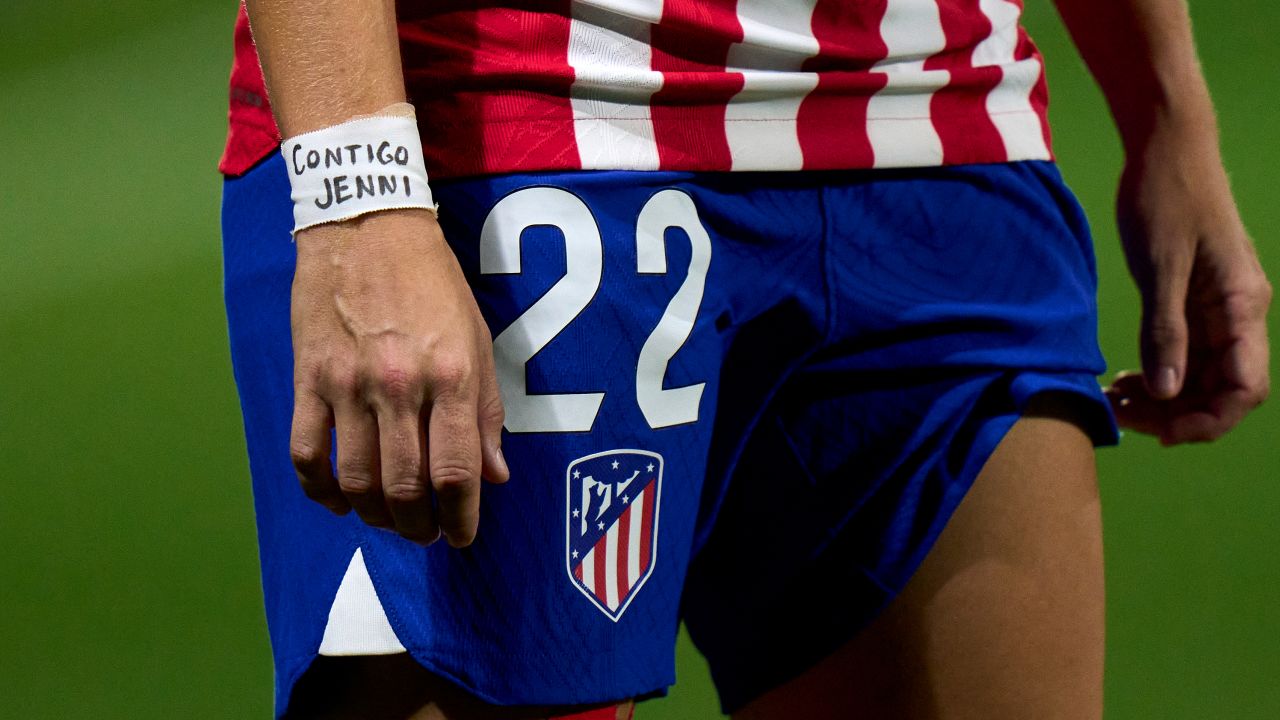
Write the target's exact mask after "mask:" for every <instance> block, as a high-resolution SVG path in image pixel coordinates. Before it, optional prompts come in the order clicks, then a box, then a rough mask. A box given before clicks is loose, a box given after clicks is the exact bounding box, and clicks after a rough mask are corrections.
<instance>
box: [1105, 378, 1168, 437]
mask: <svg viewBox="0 0 1280 720" xmlns="http://www.w3.org/2000/svg"><path fill="white" fill-rule="evenodd" d="M1106 396H1107V399H1108V400H1109V401H1110V402H1111V409H1112V411H1113V412H1114V413H1115V416H1116V423H1117V424H1119V425H1120V427H1122V428H1125V429H1126V430H1133V431H1134V432H1140V433H1143V434H1146V435H1155V436H1157V437H1158V436H1160V435H1161V434H1163V433H1164V429H1165V425H1166V423H1167V421H1168V416H1169V401H1167V400H1156V399H1155V398H1153V397H1151V395H1150V393H1148V392H1147V386H1146V382H1145V380H1144V379H1143V377H1142V375H1141V374H1139V373H1130V372H1124V373H1120V374H1119V375H1117V376H1116V379H1115V381H1114V382H1112V384H1111V386H1110V387H1108V388H1107V389H1106Z"/></svg>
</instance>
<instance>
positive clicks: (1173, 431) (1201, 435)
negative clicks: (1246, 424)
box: [1160, 410, 1244, 445]
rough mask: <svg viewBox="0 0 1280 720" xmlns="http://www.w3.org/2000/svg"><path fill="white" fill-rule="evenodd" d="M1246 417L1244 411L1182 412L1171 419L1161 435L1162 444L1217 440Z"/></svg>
mask: <svg viewBox="0 0 1280 720" xmlns="http://www.w3.org/2000/svg"><path fill="white" fill-rule="evenodd" d="M1242 417H1244V413H1243V412H1238V413H1237V412H1230V413H1228V414H1227V415H1217V414H1215V413H1213V412H1211V411H1206V410H1194V411H1189V412H1183V413H1180V414H1178V415H1176V416H1174V417H1172V418H1170V420H1169V424H1168V426H1167V427H1166V428H1165V431H1164V432H1163V433H1162V434H1161V435H1160V444H1162V445H1181V444H1183V443H1202V442H1210V441H1213V440H1217V439H1218V438H1220V437H1222V436H1223V435H1224V434H1225V433H1226V432H1227V431H1228V430H1230V429H1231V428H1232V427H1234V426H1235V424H1236V423H1238V422H1239V421H1240V419H1241V418H1242Z"/></svg>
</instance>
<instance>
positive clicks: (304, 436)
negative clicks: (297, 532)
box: [289, 388, 351, 515]
mask: <svg viewBox="0 0 1280 720" xmlns="http://www.w3.org/2000/svg"><path fill="white" fill-rule="evenodd" d="M295 398H296V399H295V400H294V403H293V426H292V428H291V429H290V431H289V457H290V459H292V461H293V468H294V470H295V471H296V472H297V473H298V482H299V483H300V484H301V485H302V491H303V492H304V493H306V495H307V497H309V498H311V499H312V500H314V501H316V502H318V503H320V504H321V505H324V506H325V507H327V508H329V510H331V511H333V512H334V513H336V514H338V515H345V514H346V513H348V512H350V511H351V505H350V503H348V502H347V499H346V498H345V497H344V496H343V495H342V490H341V489H340V488H339V487H338V480H337V478H335V477H334V476H333V466H332V464H331V463H330V462H329V451H330V443H329V428H331V427H332V426H333V416H332V414H331V413H330V412H329V406H328V404H326V403H325V402H324V400H322V399H321V398H320V396H318V395H316V394H315V393H314V392H312V391H311V390H309V389H304V388H298V389H297V391H296V392H295Z"/></svg>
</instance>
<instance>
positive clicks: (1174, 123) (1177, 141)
mask: <svg viewBox="0 0 1280 720" xmlns="http://www.w3.org/2000/svg"><path fill="white" fill-rule="evenodd" d="M1198 90H1199V91H1197V88H1195V87H1192V88H1188V89H1186V90H1185V91H1184V92H1181V93H1168V92H1165V93H1161V94H1160V95H1159V96H1158V97H1156V98H1153V99H1151V100H1150V101H1147V102H1143V103H1141V104H1140V105H1139V106H1137V107H1132V108H1129V109H1120V108H1117V109H1116V111H1115V116H1116V126H1117V128H1118V129H1119V132H1120V139H1121V142H1122V143H1123V145H1124V149H1125V155H1126V157H1127V158H1128V159H1129V160H1131V161H1132V160H1136V159H1141V158H1142V157H1143V156H1145V155H1146V154H1147V153H1148V152H1150V151H1151V150H1152V149H1153V148H1155V149H1160V148H1164V147H1168V146H1171V145H1175V146H1178V147H1182V148H1187V149H1190V150H1193V151H1195V152H1196V153H1197V154H1209V155H1213V156H1216V155H1217V151H1218V123H1217V118H1216V117H1215V116H1214V112H1213V104H1212V103H1211V102H1210V101H1209V97H1208V93H1207V91H1204V90H1203V85H1201V86H1200V87H1199V89H1198Z"/></svg>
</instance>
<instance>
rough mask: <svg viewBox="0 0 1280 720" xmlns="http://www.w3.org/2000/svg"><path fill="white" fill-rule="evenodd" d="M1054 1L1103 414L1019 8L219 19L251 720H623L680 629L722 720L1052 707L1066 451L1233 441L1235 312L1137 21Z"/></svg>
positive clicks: (1229, 229) (693, 6)
mask: <svg viewBox="0 0 1280 720" xmlns="http://www.w3.org/2000/svg"><path fill="white" fill-rule="evenodd" d="M1057 4H1058V7H1059V9H1060V11H1061V14H1062V16H1063V18H1064V19H1065V21H1066V23H1067V26H1068V27H1069V29H1070V30H1071V32H1072V34H1073V35H1074V37H1075V39H1076V42H1077V45H1078V47H1079V48H1080V50H1081V52H1082V54H1083V56H1084V58H1085V60H1086V61H1087V63H1088V65H1089V67H1090V68H1091V69H1092V71H1093V73H1094V75H1095V76H1096V77H1097V79H1098V81H1099V83H1100V84H1101V86H1102V88H1103V90H1104V92H1105V94H1106V96H1107V99H1108V102H1109V103H1110V106H1111V110H1112V113H1113V115H1114V116H1115V119H1116V123H1117V125H1118V127H1119V130H1120V134H1121V137H1122V139H1123V142H1124V148H1125V152H1126V166H1125V173H1124V177H1123V179H1122V182H1121V188H1120V194H1119V219H1120V225H1121V230H1122V236H1123V240H1124V244H1125V251H1126V255H1127V258H1128V262H1129V266H1130V269H1131V271H1132V273H1133V275H1134V278H1135V280H1136V281H1137V284H1138V287H1139V289H1140V291H1141V294H1142V300H1143V323H1142V330H1141V345H1142V360H1143V368H1142V372H1141V373H1134V374H1127V375H1126V374H1122V375H1121V376H1120V377H1118V378H1117V379H1116V381H1115V382H1114V383H1113V384H1112V385H1111V387H1110V388H1108V389H1107V391H1106V395H1105V396H1104V393H1103V392H1102V391H1100V390H1099V388H1098V386H1097V384H1096V381H1095V377H1096V376H1097V375H1098V374H1099V373H1100V372H1102V370H1103V365H1102V359H1101V356H1100V354H1099V352H1098V348H1097V342H1096V308H1095V305H1094V302H1095V290H1096V278H1095V273H1094V267H1093V255H1092V249H1091V245H1090V239H1089V235H1088V230H1087V227H1086V224H1085V221H1084V218H1083V216H1082V214H1081V211H1080V209H1079V207H1078V206H1077V205H1076V203H1075V201H1074V199H1073V198H1072V196H1071V194H1070V192H1069V191H1068V190H1067V188H1066V187H1065V186H1064V184H1063V182H1062V180H1061V178H1060V176H1059V174H1058V172H1057V170H1056V168H1055V166H1054V165H1053V164H1052V154H1051V151H1050V144H1049V133H1048V128H1047V121H1046V118H1047V115H1046V103H1047V91H1046V89H1045V82H1044V72H1043V68H1042V63H1041V59H1040V56H1039V54H1038V53H1037V51H1036V49H1035V47H1034V45H1033V44H1032V43H1031V40H1030V39H1029V38H1028V37H1027V35H1026V34H1025V32H1023V31H1022V30H1021V29H1020V27H1019V24H1018V18H1019V15H1020V11H1021V2H1016V1H1011V0H878V1H864V0H736V1H735V0H523V1H517V0H512V1H511V2H492V3H473V2H453V1H446V0H440V1H432V2H428V1H426V0H423V1H421V2H415V1H403V2H400V3H398V4H397V3H393V2H392V1H391V0H306V1H305V2H303V1H294V2H286V1H285V0H249V3H248V15H247V19H246V16H245V15H243V14H242V16H241V18H240V22H239V25H238V27H237V58H236V65H235V68H234V70H233V75H232V111H231V129H230V138H229V143H228V148H227V153H226V156H225V157H224V161H223V166H222V167H223V170H224V171H225V172H227V174H228V175H230V176H232V177H231V178H230V179H228V180H227V183H226V189H225V204H224V245H225V257H226V292H227V307H228V316H229V324H230V331H231V342H232V351H233V359H234V365H235V372H236V379H237V383H238V386H239V389H240V393H241V398H242V404H243V408H244V415H245V422H246V431H247V436H248V443H249V451H250V459H251V465H252V471H253V476H254V491H255V502H256V506H257V512H258V528H259V535H260V542H261V555H262V567H263V579H264V587H265V595H266V602H267V616H268V621H269V626H270V630H271V635H272V644H273V652H274V655H275V661H276V673H277V704H276V710H277V713H278V714H281V715H284V714H289V715H293V716H297V717H445V718H470V717H493V718H506V717H562V716H576V717H580V718H588V717H598V718H604V717H609V718H613V717H625V716H627V715H628V714H629V713H630V712H631V709H632V702H633V701H634V700H635V699H642V698H644V697H646V696H650V695H653V694H655V693H661V692H663V691H664V689H665V688H666V687H667V686H668V685H669V684H670V683H671V682H673V667H672V666H673V662H672V651H673V644H674V641H675V636H676V630H677V627H678V623H679V622H680V620H682V619H683V620H684V621H685V622H686V623H687V625H688V628H689V630H690V633H691V634H692V637H693V639H694V641H695V643H696V644H697V645H698V647H699V648H700V649H701V651H702V652H703V653H704V654H705V655H706V657H707V659H708V662H709V663H710V667H711V671H712V675H713V677H714V679H715V682H716V685H717V689H718V691H719V693H720V697H721V702H722V705H723V706H724V708H725V710H726V711H728V712H731V713H732V714H733V715H734V716H735V717H740V718H796V717H803V718H847V717H876V718H882V717H912V718H925V717H928V718H932V717H984V718H1004V717H1019V718H1021V717H1037V718H1041V717H1064V718H1091V717H1098V716H1099V715H1100V714H1101V688H1102V658H1103V587H1102V578H1103V574H1102V552H1101V523H1100V517H1099V508H1098V496H1097V488H1096V479H1095V474H1094V473H1095V471H1094V455H1093V448H1094V446H1095V445H1099V444H1108V443H1112V442H1114V441H1115V439H1116V421H1117V420H1118V421H1119V424H1120V425H1123V426H1126V427H1130V428H1133V429H1135V430H1138V431H1141V432H1146V433H1151V434H1154V435H1158V436H1159V437H1160V439H1161V440H1162V441H1163V442H1165V443H1166V444H1176V443H1184V442H1195V441H1207V440H1211V439H1213V438H1216V437H1218V436H1219V435H1221V434H1222V433H1224V432H1226V431H1227V430H1229V429H1230V428H1231V427H1232V426H1234V425H1235V424H1236V423H1238V422H1239V421H1240V420H1241V419H1242V418H1243V417H1244V416H1245V415H1246V414H1247V413H1248V412H1249V410H1250V409H1252V408H1253V407H1254V406H1256V405H1257V404H1258V403H1259V402H1261V401H1262V399H1263V398H1264V396H1265V395H1266V393H1267V385H1268V377H1267V372H1268V371H1267V367H1268V359H1267V357H1268V346H1267V339H1266V329H1265V313H1266V310H1267V307H1268V304H1269V301H1270V287H1269V285H1268V283H1267V280H1266V278H1265V276H1264V274H1263V271H1262V270H1261V268H1260V266H1259V264H1258V261H1257V259H1256V257H1255V254H1254V251H1253V249H1252V246H1251V244H1250V241H1249V239H1248V237H1247V235H1246V233H1245V230H1244V228H1243V226H1242V224H1241V221H1240V219H1239V217H1238V214H1237V211H1236V208H1235V205H1234V202H1233V200H1232V197H1231V193H1230V190H1229V188H1228V185H1227V179H1226V174H1225V172H1224V170H1223V167H1222V163H1221V160H1220V157H1219V151H1218V146H1217V136H1216V129H1215V122H1214V117H1213V111H1212V108H1211V105H1210V101H1209V97H1208V93H1207V90H1206V87H1205V84H1204V81H1203V79H1202V77H1201V74H1200V71H1199V69H1198V67H1197V63H1196V59H1195V53H1194V50H1193V46H1192V40H1191V33H1190V29H1189V21H1188V16H1187V11H1186V8H1185V6H1184V4H1183V3H1182V2H1179V1H1177V0H1058V3H1057ZM397 5H398V7H397ZM248 20H252V26H253V36H252V39H250V34H249V24H248ZM255 41H256V54H255V46H254V42H255ZM259 59H260V60H261V68H262V71H263V72H261V73H260V71H259V62H258V60H259ZM264 74H265V85H264V78H263V75H264ZM267 89H269V90H270V93H269V96H270V102H269V103H268V102H267V97H268V95H267V92H266V90H267ZM406 99H407V100H410V101H411V103H412V104H411V105H405V104H404V101H405V100H406ZM415 114H416V122H414V121H412V120H410V119H409V118H411V117H414V116H415ZM282 138H283V144H281V143H282ZM278 148H279V150H280V152H277V149H278ZM420 152H421V154H419V153H420ZM428 175H429V177H430V185H429V186H428V185H427V184H426V182H425V178H426V177H427V176H428ZM436 202H438V203H439V205H438V212H437V208H436V205H435V203H436ZM291 233H293V242H291ZM290 338H291V339H292V343H290ZM295 469H296V475H295ZM299 479H300V480H301V486H300V487H299V483H298V482H297V480H299ZM508 479H510V481H509V482H508ZM482 480H483V481H488V482H487V483H485V482H482ZM352 510H354V512H350V511H352ZM439 537H443V538H444V540H445V542H435V541H436V540H437V538H439ZM317 656H319V657H318V658H317Z"/></svg>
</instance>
